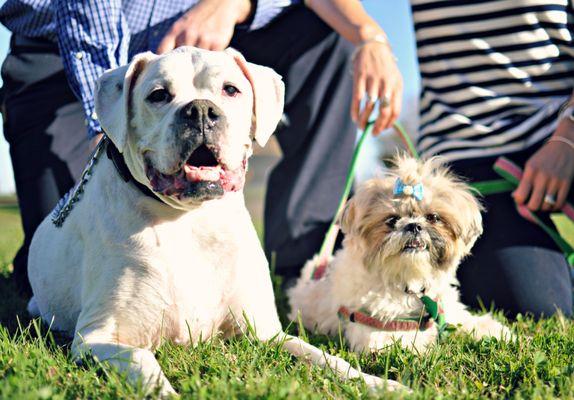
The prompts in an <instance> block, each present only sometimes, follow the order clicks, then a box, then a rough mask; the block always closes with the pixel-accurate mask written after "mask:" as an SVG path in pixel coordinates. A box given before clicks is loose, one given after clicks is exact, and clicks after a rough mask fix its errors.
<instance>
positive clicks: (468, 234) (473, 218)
mask: <svg viewBox="0 0 574 400" xmlns="http://www.w3.org/2000/svg"><path fill="white" fill-rule="evenodd" d="M468 196H469V197H471V199H469V201H467V202H466V204H465V205H464V206H461V205H457V207H462V209H460V213H461V215H463V216H464V223H463V229H462V234H461V238H462V240H463V241H464V244H465V246H466V252H467V253H469V252H470V249H472V246H474V243H475V242H476V240H477V239H478V238H479V237H480V235H482V214H481V211H482V206H481V205H480V202H479V201H478V199H477V198H476V197H475V196H474V195H472V194H471V193H468Z"/></svg>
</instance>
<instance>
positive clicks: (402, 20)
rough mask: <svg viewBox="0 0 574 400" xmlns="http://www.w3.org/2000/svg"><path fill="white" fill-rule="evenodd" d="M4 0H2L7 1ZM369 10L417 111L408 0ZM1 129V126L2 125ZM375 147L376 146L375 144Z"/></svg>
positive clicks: (0, 151) (6, 176)
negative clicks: (396, 62)
mask: <svg viewBox="0 0 574 400" xmlns="http://www.w3.org/2000/svg"><path fill="white" fill-rule="evenodd" d="M3 3H4V0H0V4H3ZM363 5H364V7H365V8H366V10H367V12H368V13H369V14H370V15H371V16H372V17H373V18H374V19H375V20H376V21H377V22H378V23H379V25H380V26H381V27H382V28H383V29H384V30H385V32H386V33H387V35H388V37H389V40H390V42H391V45H392V47H393V50H394V53H395V55H396V56H397V58H398V64H399V68H400V70H401V73H402V75H403V80H404V85H405V96H404V98H405V103H404V106H403V114H405V113H414V112H415V110H413V104H415V102H414V99H415V98H416V96H417V94H418V91H419V74H418V69H417V68H418V67H417V64H416V59H415V44H414V37H413V29H412V19H411V14H410V6H409V2H408V0H363ZM9 39H10V32H8V31H7V30H6V29H5V28H4V27H2V26H1V25H0V60H3V59H4V58H5V56H6V52H7V50H8V41H9ZM0 130H1V128H0ZM373 147H375V146H373ZM13 192H14V179H13V175H12V168H11V163H10V156H9V148H8V144H7V143H6V141H5V140H4V135H3V134H2V135H0V194H6V193H13Z"/></svg>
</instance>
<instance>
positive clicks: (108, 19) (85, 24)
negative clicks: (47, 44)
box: [53, 0, 130, 140]
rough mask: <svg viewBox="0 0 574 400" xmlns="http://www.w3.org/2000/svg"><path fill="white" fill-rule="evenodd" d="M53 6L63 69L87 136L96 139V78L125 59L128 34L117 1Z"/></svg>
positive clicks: (63, 0) (59, 1) (77, 0)
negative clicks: (79, 106) (78, 104)
mask: <svg viewBox="0 0 574 400" xmlns="http://www.w3.org/2000/svg"><path fill="white" fill-rule="evenodd" d="M53 6H54V11H55V16H56V21H57V24H56V26H57V34H58V44H59V46H60V54H61V56H62V60H63V63H64V69H65V71H66V75H67V78H68V81H69V83H70V86H71V88H72V90H73V91H74V93H75V94H76V96H77V97H78V98H79V99H80V101H81V102H82V105H83V107H84V112H85V114H86V120H87V128H88V136H89V137H90V139H92V140H97V138H98V136H100V135H101V132H102V128H101V126H100V124H99V122H98V120H97V116H96V114H95V107H94V90H95V86H96V81H97V79H98V77H99V76H100V75H101V74H102V73H103V72H104V71H105V70H107V69H110V68H115V67H117V66H119V65H123V64H126V63H127V62H128V44H129V38H130V35H129V30H128V25H127V22H126V20H125V17H124V15H123V12H122V8H121V0H91V1H90V0H56V1H54V2H53Z"/></svg>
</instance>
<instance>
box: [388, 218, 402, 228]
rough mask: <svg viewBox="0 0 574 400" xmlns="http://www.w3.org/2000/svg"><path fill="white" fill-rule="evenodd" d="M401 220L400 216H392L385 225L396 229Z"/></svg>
mask: <svg viewBox="0 0 574 400" xmlns="http://www.w3.org/2000/svg"><path fill="white" fill-rule="evenodd" d="M398 220H399V216H398V215H391V216H390V217H388V218H387V219H386V220H385V224H386V225H387V226H388V227H389V228H394V227H395V225H396V224H397V222H398Z"/></svg>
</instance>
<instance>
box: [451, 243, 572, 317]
mask: <svg viewBox="0 0 574 400" xmlns="http://www.w3.org/2000/svg"><path fill="white" fill-rule="evenodd" d="M483 253H485V254H483ZM459 279H460V282H461V292H462V299H463V301H464V302H465V303H467V304H469V305H470V306H474V307H476V306H479V305H484V306H485V307H487V308H488V307H490V306H491V305H494V308H495V309H501V310H503V311H504V312H505V313H506V315H507V316H509V317H515V316H516V315H517V314H523V315H532V316H533V317H534V318H537V319H538V318H541V317H549V316H551V315H553V314H555V313H556V312H557V311H560V312H561V313H562V314H564V315H565V316H567V317H570V316H572V282H571V278H570V271H569V268H568V265H567V263H566V260H565V259H564V257H563V256H562V255H561V254H560V253H558V252H556V251H552V250H549V249H545V248H539V247H522V246H521V247H508V248H503V249H496V250H494V251H490V252H481V253H479V254H477V255H476V256H475V257H474V258H473V259H472V260H470V262H468V263H464V264H463V265H462V266H461V269H460V271H459Z"/></svg>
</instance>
